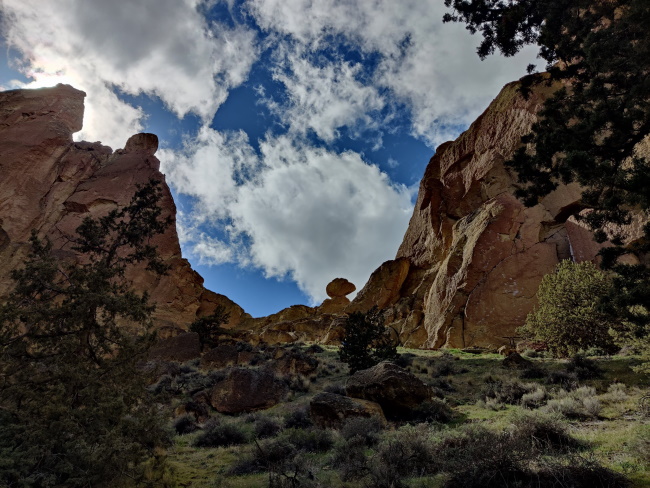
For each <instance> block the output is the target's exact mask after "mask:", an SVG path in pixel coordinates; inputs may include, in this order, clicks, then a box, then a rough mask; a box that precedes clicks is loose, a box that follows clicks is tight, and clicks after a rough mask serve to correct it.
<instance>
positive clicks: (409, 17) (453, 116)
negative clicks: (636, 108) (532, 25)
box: [248, 0, 535, 146]
mask: <svg viewBox="0 0 650 488" xmlns="http://www.w3.org/2000/svg"><path fill="white" fill-rule="evenodd" d="M248 10H249V11H250V13H251V15H253V16H254V18H255V19H256V21H257V23H258V24H259V25H260V26H261V27H262V28H263V29H265V30H267V31H269V32H278V33H281V34H282V35H284V36H288V37H289V38H290V39H291V40H292V42H291V43H289V44H288V45H289V46H300V49H303V50H305V49H308V50H311V51H312V52H317V51H318V50H320V49H323V48H324V47H326V46H327V45H328V43H330V42H331V40H332V39H335V40H342V41H344V42H346V43H347V44H349V45H351V46H356V47H357V48H358V49H360V50H361V51H363V52H366V53H377V54H378V55H379V56H380V61H379V65H378V67H377V69H376V71H375V76H374V80H373V83H374V86H375V88H384V89H388V90H390V91H391V93H392V94H393V95H394V96H395V97H397V99H399V100H401V101H402V102H404V103H405V104H406V105H407V106H408V107H409V108H410V110H411V112H412V118H413V120H412V132H413V134H414V135H416V136H417V137H420V138H422V139H424V140H425V141H427V142H428V143H429V144H431V145H432V146H435V145H437V144H439V143H441V142H443V141H445V140H448V139H450V138H454V137H456V136H457V135H458V130H459V127H461V126H466V125H468V124H469V123H470V122H471V121H473V120H474V119H475V118H476V116H477V115H478V114H479V113H480V112H481V111H482V110H483V109H484V108H485V107H486V106H487V104H488V103H489V102H490V100H492V98H494V96H495V95H496V94H497V92H498V91H499V89H500V88H501V87H502V86H503V85H504V84H505V83H507V82H509V81H512V80H513V79H516V78H518V77H520V76H522V75H523V74H524V68H525V66H526V65H527V64H528V63H530V62H533V61H534V59H535V50H534V49H532V48H529V49H525V50H524V51H523V52H522V53H520V54H519V55H518V56H516V57H515V59H514V60H513V59H505V58H503V57H499V56H495V57H492V58H489V59H488V60H486V61H483V62H482V61H480V59H479V58H478V57H477V56H476V53H475V47H476V45H477V44H478V42H479V40H478V38H477V37H472V36H471V35H469V33H468V32H467V31H466V30H465V29H464V27H463V26H461V25H456V24H453V25H452V24H445V25H443V24H442V21H441V19H442V16H443V14H444V13H445V11H446V10H445V7H444V5H443V2H441V1H440V0H429V1H422V0H405V1H402V2H395V1H393V0H376V1H372V2H354V1H345V0H343V1H342V0H320V1H318V2H313V1H311V0H249V2H248ZM304 74H305V76H304V77H294V80H295V81H296V82H300V83H301V84H302V86H305V87H308V86H310V85H311V84H312V83H313V82H310V81H309V80H308V78H307V77H308V76H309V75H310V74H311V72H309V71H305V73H304ZM314 74H315V77H316V78H318V77H319V76H320V73H318V72H314ZM312 78H313V76H312ZM294 90H298V88H294ZM330 91H333V90H330Z"/></svg>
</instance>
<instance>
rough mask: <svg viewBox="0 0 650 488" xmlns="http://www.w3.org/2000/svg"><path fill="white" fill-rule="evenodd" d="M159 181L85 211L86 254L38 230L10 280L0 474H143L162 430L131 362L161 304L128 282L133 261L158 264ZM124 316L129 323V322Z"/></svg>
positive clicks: (1, 380)
mask: <svg viewBox="0 0 650 488" xmlns="http://www.w3.org/2000/svg"><path fill="white" fill-rule="evenodd" d="M161 191H162V190H161V188H160V185H159V184H158V183H157V182H150V183H149V184H147V185H144V186H142V187H138V189H137V191H136V193H135V195H134V197H133V199H132V200H131V202H130V203H129V204H128V205H127V206H125V207H123V208H119V209H115V210H113V211H111V212H110V213H108V214H107V215H106V216H104V217H101V218H99V219H91V218H87V219H85V220H84V221H83V223H82V224H81V225H80V226H79V227H78V228H77V233H76V235H75V236H70V237H69V245H70V246H71V248H72V249H74V250H76V251H78V252H80V253H82V255H83V257H82V259H81V263H79V264H66V263H65V262H63V261H59V260H57V259H56V258H55V257H54V255H53V252H52V245H51V243H50V242H49V241H48V240H47V239H45V240H42V239H39V238H38V237H37V235H36V233H32V237H31V253H30V255H29V257H28V258H27V261H26V263H25V267H24V268H23V269H20V270H17V271H14V272H13V273H12V278H13V279H14V281H15V289H14V291H13V292H12V293H11V294H10V296H9V297H8V299H7V301H6V303H4V304H3V305H2V306H1V307H0V425H1V426H2V427H1V428H0V485H1V486H9V487H47V486H69V487H82V486H83V487H87V486H113V485H115V484H117V483H118V482H119V481H121V480H123V479H125V478H127V477H129V478H137V477H138V476H140V475H141V474H142V467H143V463H144V462H145V461H147V460H148V459H150V458H151V457H152V454H153V452H154V449H155V448H156V447H157V446H160V445H161V442H162V441H163V439H164V431H163V429H162V428H161V426H160V425H159V420H157V419H158V415H156V411H155V408H154V406H153V403H152V402H150V401H149V398H148V394H147V391H146V388H145V386H146V385H145V382H144V378H143V377H142V376H141V375H139V374H137V368H136V363H137V362H138V361H139V360H142V359H143V358H144V357H145V356H144V354H145V353H146V351H147V349H148V347H149V346H150V344H151V341H152V339H153V336H152V334H151V333H149V326H150V316H151V312H152V311H153V309H154V306H153V305H151V304H150V303H149V298H148V296H147V294H146V293H144V294H141V295H140V294H138V293H136V292H134V291H133V290H131V289H130V287H129V283H128V282H127V280H126V279H125V272H126V270H127V267H128V266H130V265H133V264H136V263H146V266H147V268H148V269H151V270H154V271H156V272H158V273H163V272H164V271H165V269H166V267H165V265H164V263H163V262H162V261H161V259H160V258H159V257H158V256H157V253H156V249H155V248H154V247H153V246H152V245H151V244H150V242H149V241H150V239H151V238H152V237H153V236H155V235H156V234H159V233H161V232H163V231H164V230H165V228H166V227H167V225H169V223H170V220H169V219H162V218H161V209H160V207H158V205H157V203H158V201H159V199H160V196H161ZM121 322H129V323H130V324H131V326H132V327H131V330H130V331H129V332H127V330H126V328H125V327H124V325H123V324H122V325H120V323H121Z"/></svg>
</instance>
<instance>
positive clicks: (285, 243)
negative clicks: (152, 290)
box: [160, 129, 412, 303]
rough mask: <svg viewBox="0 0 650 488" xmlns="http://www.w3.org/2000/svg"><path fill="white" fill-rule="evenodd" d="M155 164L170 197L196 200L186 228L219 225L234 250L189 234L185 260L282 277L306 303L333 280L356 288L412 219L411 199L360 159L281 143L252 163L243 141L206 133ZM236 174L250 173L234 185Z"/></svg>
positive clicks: (266, 145)
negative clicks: (172, 191)
mask: <svg viewBox="0 0 650 488" xmlns="http://www.w3.org/2000/svg"><path fill="white" fill-rule="evenodd" d="M160 156H161V160H162V162H163V169H164V171H165V172H166V173H167V175H168V178H169V180H170V181H171V182H172V183H173V184H174V186H175V187H176V189H177V190H178V191H180V192H183V193H187V194H189V195H191V196H193V197H194V198H195V199H196V201H197V203H196V205H195V208H194V212H195V213H194V216H193V220H194V222H193V223H189V224H188V225H191V226H196V225H197V224H196V222H197V221H198V222H206V221H209V220H210V218H211V219H212V220H214V219H215V218H218V219H221V220H222V221H224V222H227V226H226V229H227V230H228V232H229V237H230V238H231V242H230V246H231V248H232V246H233V243H234V246H235V247H237V249H236V251H233V252H232V253H228V252H227V250H226V249H225V248H224V247H223V245H222V244H223V243H222V242H221V241H219V242H218V243H217V244H216V246H215V248H214V249H213V248H211V247H210V244H211V242H209V241H207V240H206V239H205V238H204V236H202V235H200V234H197V235H198V237H197V238H196V239H195V241H194V242H193V243H192V245H191V252H192V253H195V254H196V255H198V256H200V257H202V259H204V260H206V262H210V261H211V260H212V261H211V262H225V261H231V260H237V261H238V262H239V263H240V264H242V263H243V264H248V263H250V264H251V265H253V266H255V267H259V268H261V269H262V270H264V272H265V274H266V275H267V276H268V277H277V278H283V277H285V276H289V277H291V278H292V279H293V280H295V281H296V282H297V283H298V285H299V287H300V288H301V289H302V290H303V291H305V292H306V293H307V294H308V295H309V296H310V297H311V298H312V300H313V301H314V303H318V302H320V301H321V300H323V299H324V298H325V297H326V295H325V286H326V285H327V283H328V282H329V281H330V280H332V279H333V278H335V277H337V276H343V277H346V278H348V279H349V280H351V281H352V282H354V283H355V284H357V286H358V287H359V288H360V287H361V286H363V285H364V284H365V282H366V280H367V279H368V276H369V275H370V273H371V272H372V271H373V270H374V269H375V268H376V267H377V266H378V265H379V264H381V262H382V261H384V260H385V259H387V256H391V255H393V254H394V252H395V249H397V247H398V245H399V243H400V242H401V240H402V236H403V234H404V231H405V230H406V226H407V224H408V219H409V217H410V215H411V212H412V204H411V191H410V190H409V189H407V188H405V187H404V186H402V185H394V184H392V183H391V182H390V180H389V179H388V177H387V176H386V175H385V174H384V173H382V172H381V171H380V170H379V169H378V168H377V167H376V166H372V165H369V164H367V163H366V162H364V161H363V160H362V158H361V157H360V156H359V154H357V153H354V152H349V151H348V152H343V153H336V152H332V151H328V150H326V149H322V148H314V147H309V146H306V145H304V144H302V143H300V142H296V141H295V140H292V139H291V138H290V137H287V136H281V137H277V138H267V139H266V140H265V141H264V142H262V144H261V147H260V155H259V156H257V155H256V154H255V153H254V152H253V151H252V150H251V149H250V148H249V147H248V146H247V145H246V144H245V141H244V140H243V139H242V137H241V135H238V134H228V135H225V134H221V133H218V132H216V131H214V130H211V129H204V130H203V131H202V132H201V134H200V137H199V139H198V140H197V141H196V143H195V144H194V145H189V144H188V145H187V147H186V148H185V151H184V152H183V153H174V152H172V151H169V150H166V151H162V153H161V155H160ZM244 159H247V160H246V161H244ZM204 165H209V166H210V167H211V169H207V168H204ZM242 167H243V168H257V169H258V171H256V172H255V174H254V176H253V175H252V174H250V175H249V176H248V177H246V178H244V179H242V178H241V177H240V176H238V173H237V171H238V170H237V168H242ZM202 168H203V169H202ZM241 174H242V173H239V175H241ZM210 182H213V183H212V184H211V183H210ZM215 193H218V194H219V195H220V196H221V198H215ZM243 237H245V238H243ZM231 248H230V249H231ZM215 256H216V257H215Z"/></svg>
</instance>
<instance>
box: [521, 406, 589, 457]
mask: <svg viewBox="0 0 650 488" xmlns="http://www.w3.org/2000/svg"><path fill="white" fill-rule="evenodd" d="M512 425H513V432H512V435H513V436H514V437H515V438H517V439H522V440H523V441H524V442H528V443H529V446H530V448H531V449H533V450H534V451H539V452H547V453H548V452H558V453H565V452H568V451H571V450H576V449H579V448H581V447H583V444H582V443H581V442H580V441H578V440H577V439H575V438H573V437H571V436H570V435H569V434H568V432H567V429H566V425H565V423H564V422H562V420H561V419H560V417H558V416H557V415H549V414H544V413H541V412H534V413H533V412H531V413H528V412H526V413H523V412H522V413H519V414H517V415H515V416H514V417H513V419H512Z"/></svg>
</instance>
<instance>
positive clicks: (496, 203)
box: [349, 82, 606, 348]
mask: <svg viewBox="0 0 650 488" xmlns="http://www.w3.org/2000/svg"><path fill="white" fill-rule="evenodd" d="M518 87H519V83H518V82H515V83H510V84H508V85H506V86H505V87H504V88H503V90H502V91H501V93H500V94H499V95H498V96H497V98H496V99H495V100H494V101H493V102H492V103H491V104H490V106H489V107H488V108H487V110H486V111H485V112H484V113H483V114H482V115H481V116H480V117H479V118H478V119H477V120H476V121H475V122H474V123H473V124H472V125H471V126H470V128H469V129H468V130H467V131H465V132H464V133H463V134H462V135H461V136H460V137H459V138H458V139H456V140H455V141H453V142H447V143H444V144H442V145H440V146H439V147H438V149H437V151H436V154H435V155H434V156H433V158H432V159H431V161H430V162H429V165H428V166H427V168H426V171H425V174H424V177H423V178H422V181H421V183H420V189H419V194H418V198H417V202H416V204H415V209H414V212H413V216H412V217H411V221H410V224H409V227H408V229H407V231H406V234H405V236H404V240H403V242H402V244H401V246H400V248H399V250H398V252H397V256H396V259H395V260H394V261H388V262H386V263H384V264H383V265H382V266H381V267H380V268H379V269H378V270H377V271H375V273H373V275H372V276H371V277H370V280H369V281H368V283H367V284H366V286H365V287H364V288H363V289H362V290H361V291H360V292H359V294H358V295H357V297H356V298H355V300H354V301H353V302H352V304H351V306H350V307H349V309H352V310H366V309H368V308H369V306H371V305H373V304H375V305H378V306H379V307H380V308H384V309H385V313H386V318H387V323H388V324H389V325H390V326H391V327H393V329H395V330H396V331H398V332H399V335H400V339H401V342H402V343H403V344H404V345H407V346H411V347H431V348H438V347H459V348H464V347H469V346H482V347H492V348H496V347H498V346H499V345H502V344H507V343H508V339H507V337H509V336H514V335H515V330H516V328H517V327H519V326H521V325H522V324H523V323H524V320H525V317H526V315H527V314H528V313H529V312H530V311H531V310H532V309H533V307H534V306H535V304H536V303H537V298H536V292H537V288H538V286H539V283H540V281H541V279H542V277H543V276H544V275H545V274H548V273H550V272H552V271H553V270H554V268H555V266H556V264H557V263H558V262H559V261H560V260H562V259H569V258H573V259H575V260H577V261H585V260H595V259H596V255H597V253H598V251H599V250H600V248H601V247H602V245H601V244H597V243H595V242H594V241H593V237H592V234H591V232H590V231H589V230H588V229H587V228H585V226H584V224H583V223H582V222H579V221H577V220H576V219H575V217H574V215H576V214H577V213H579V212H580V211H582V209H583V207H582V206H581V202H580V198H581V189H580V187H579V186H578V185H577V184H571V185H565V186H560V187H559V188H557V190H555V191H554V192H553V193H551V194H550V195H548V196H547V197H546V198H544V199H543V200H542V201H541V203H540V204H538V205H537V206H535V207H532V208H526V207H525V206H524V205H523V204H522V203H521V202H520V201H518V200H517V199H516V198H515V197H514V190H515V187H514V185H515V181H516V179H515V178H516V176H515V175H514V174H513V173H512V172H511V171H510V170H508V169H507V168H506V167H505V166H504V164H503V163H504V161H506V160H507V159H509V158H510V157H511V155H512V154H513V152H514V151H515V150H516V149H517V148H518V147H519V146H520V144H521V142H520V141H521V137H522V136H523V135H525V134H526V133H528V132H529V130H530V127H531V125H532V124H533V122H534V121H535V120H536V118H537V115H536V114H537V112H538V111H539V109H540V108H541V106H542V104H543V102H544V100H545V99H546V97H547V96H548V95H549V93H550V92H551V91H552V90H553V88H552V87H549V86H547V85H546V84H544V83H542V84H539V85H537V87H536V88H535V89H534V90H533V92H532V93H531V95H530V97H529V98H527V99H525V98H523V97H522V96H521V94H520V93H519V90H518ZM605 245H606V244H605Z"/></svg>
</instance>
